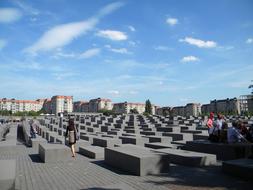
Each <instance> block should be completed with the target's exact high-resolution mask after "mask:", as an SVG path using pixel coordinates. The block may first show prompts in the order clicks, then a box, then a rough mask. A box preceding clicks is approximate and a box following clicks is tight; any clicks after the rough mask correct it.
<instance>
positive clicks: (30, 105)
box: [0, 98, 44, 113]
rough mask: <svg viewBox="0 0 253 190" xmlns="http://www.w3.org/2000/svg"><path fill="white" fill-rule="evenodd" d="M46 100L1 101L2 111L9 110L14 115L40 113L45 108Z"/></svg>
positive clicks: (0, 107) (0, 108)
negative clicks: (26, 112)
mask: <svg viewBox="0 0 253 190" xmlns="http://www.w3.org/2000/svg"><path fill="white" fill-rule="evenodd" d="M43 103H44V100H43V99H38V100H16V99H14V98H13V99H7V98H3V99H0V110H8V111H11V112H12V113H16V112H23V111H36V112H37V111H40V110H41V109H42V107H43Z"/></svg>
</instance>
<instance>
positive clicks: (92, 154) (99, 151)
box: [79, 146, 104, 159]
mask: <svg viewBox="0 0 253 190" xmlns="http://www.w3.org/2000/svg"><path fill="white" fill-rule="evenodd" d="M79 153H80V154H82V155H84V156H87V157H89V158H94V159H104V148H102V147H99V146H80V147H79Z"/></svg>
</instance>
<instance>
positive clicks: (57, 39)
mask: <svg viewBox="0 0 253 190" xmlns="http://www.w3.org/2000/svg"><path fill="white" fill-rule="evenodd" d="M96 23H97V20H96V19H90V20H88V21H83V22H73V23H68V24H62V25H58V26H55V27H53V28H52V29H50V30H49V31H47V32H45V33H44V34H43V35H42V37H41V38H40V39H39V40H38V41H37V42H35V43H34V44H33V45H32V46H30V47H28V48H26V49H25V52H29V53H35V54H36V53H37V52H38V51H41V50H42V51H46V50H52V49H55V48H59V47H62V46H65V45H67V44H69V43H71V42H72V41H73V40H74V39H75V38H77V37H79V36H80V35H82V34H84V33H86V32H87V31H89V30H91V29H92V28H93V27H94V26H95V25H96Z"/></svg>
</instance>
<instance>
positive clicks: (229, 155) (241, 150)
mask: <svg viewBox="0 0 253 190" xmlns="http://www.w3.org/2000/svg"><path fill="white" fill-rule="evenodd" d="M252 147H253V144H252V143H235V144H225V143H212V142H210V141H208V140H196V141H188V142H186V145H185V146H184V147H182V149H184V150H190V151H196V152H204V153H209V154H215V155H216V156H217V159H218V160H234V159H239V158H248V157H249V156H251V154H252Z"/></svg>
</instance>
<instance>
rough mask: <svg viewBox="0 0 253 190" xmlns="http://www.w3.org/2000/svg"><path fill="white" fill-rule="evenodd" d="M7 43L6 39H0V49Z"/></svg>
mask: <svg viewBox="0 0 253 190" xmlns="http://www.w3.org/2000/svg"><path fill="white" fill-rule="evenodd" d="M6 45H7V41H6V40H3V39H0V51H1V50H2V49H3V48H4V47H5V46H6Z"/></svg>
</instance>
